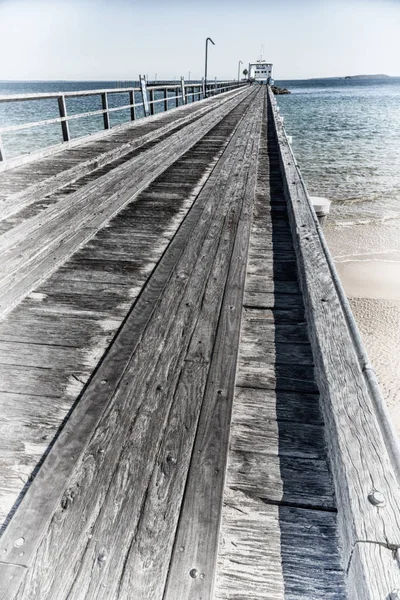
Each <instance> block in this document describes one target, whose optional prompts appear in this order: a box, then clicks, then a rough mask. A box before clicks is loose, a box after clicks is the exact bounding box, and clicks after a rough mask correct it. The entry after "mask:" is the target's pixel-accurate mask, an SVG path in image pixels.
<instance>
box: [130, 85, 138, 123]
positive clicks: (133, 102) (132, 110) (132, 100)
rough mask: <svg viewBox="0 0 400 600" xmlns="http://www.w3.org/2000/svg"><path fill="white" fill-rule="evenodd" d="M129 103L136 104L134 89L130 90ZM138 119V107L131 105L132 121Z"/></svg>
mask: <svg viewBox="0 0 400 600" xmlns="http://www.w3.org/2000/svg"><path fill="white" fill-rule="evenodd" d="M129 104H135V91H134V90H132V91H131V92H129ZM135 119H136V109H135V107H134V106H131V121H134V120H135Z"/></svg>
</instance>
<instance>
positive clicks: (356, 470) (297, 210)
mask: <svg viewBox="0 0 400 600" xmlns="http://www.w3.org/2000/svg"><path fill="white" fill-rule="evenodd" d="M270 102H271V105H272V117H273V119H274V124H275V128H276V132H277V137H278V142H279V151H280V158H281V163H282V170H283V174H284V182H285V189H286V194H287V198H288V202H289V208H290V217H291V226H292V230H293V234H294V240H295V247H296V253H297V256H298V263H299V273H300V280H301V285H302V290H303V294H304V298H305V304H306V312H307V316H308V323H309V331H310V337H311V342H312V345H313V353H314V359H315V365H316V377H317V381H318V386H319V388H320V392H321V406H322V408H323V413H324V418H325V422H326V428H327V442H328V447H329V456H330V461H331V466H332V471H333V475H334V482H335V489H336V496H337V503H338V523H339V531H340V536H341V542H342V545H343V564H344V565H345V567H346V568H347V566H348V564H349V560H350V557H351V553H352V551H353V548H354V546H355V545H356V544H358V543H360V546H361V545H363V543H364V542H371V543H375V544H381V545H382V546H384V547H398V546H399V545H400V519H399V513H398V506H399V505H400V489H399V484H398V481H397V479H396V475H395V473H394V469H393V465H392V464H391V461H390V458H389V456H388V453H387V449H386V446H385V443H384V440H383V438H382V432H381V430H380V427H379V424H378V421H377V418H376V415H375V413H374V407H373V404H372V401H371V398H370V396H369V392H368V390H367V387H366V383H365V380H364V376H363V373H362V371H361V367H360V364H359V361H358V358H357V355H356V352H355V350H354V345H353V342H352V339H351V337H350V334H349V331H348V328H347V325H346V322H345V319H344V316H343V312H342V308H341V305H340V302H339V299H338V295H337V292H336V289H335V286H334V283H333V280H332V275H331V272H330V270H329V267H328V264H327V260H326V257H325V254H324V251H323V249H322V246H321V242H320V239H319V237H318V232H317V229H316V225H315V222H314V219H313V216H312V213H311V208H310V206H309V204H308V202H307V198H306V195H305V192H304V189H303V187H302V184H301V181H300V178H299V175H298V172H297V170H296V167H295V166H294V165H293V159H292V155H291V153H290V149H289V146H288V143H287V140H286V138H285V136H284V133H283V128H282V124H281V121H280V119H279V117H278V116H277V113H276V111H275V104H274V100H273V98H272V97H271V96H270ZM375 490H376V491H379V492H380V493H382V494H383V495H384V497H385V501H386V504H385V506H380V507H377V506H374V505H373V504H372V503H371V502H370V500H369V496H370V495H371V493H373V492H374V491H375ZM365 568H368V567H367V565H365ZM370 577H371V579H370V580H369V586H370V589H371V590H374V589H379V587H380V585H381V584H380V581H382V578H384V575H383V574H382V573H381V572H376V571H374V572H370ZM373 579H375V581H374V583H372V580H373ZM399 581H400V574H399ZM398 587H399V588H400V584H399V585H398ZM349 588H350V589H351V590H352V591H353V592H354V595H353V597H354V598H360V599H361V598H363V599H364V598H366V597H367V596H366V593H365V586H364V587H363V588H360V589H359V591H358V588H357V578H356V573H355V571H349ZM370 593H372V591H371V592H370ZM369 597H371V598H372V597H373V596H369ZM375 597H376V596H375Z"/></svg>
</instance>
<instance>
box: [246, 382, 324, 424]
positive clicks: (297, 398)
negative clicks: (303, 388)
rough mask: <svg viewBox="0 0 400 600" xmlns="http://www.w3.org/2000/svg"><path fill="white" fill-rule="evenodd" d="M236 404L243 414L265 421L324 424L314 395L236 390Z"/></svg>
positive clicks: (250, 389)
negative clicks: (240, 407)
mask: <svg viewBox="0 0 400 600" xmlns="http://www.w3.org/2000/svg"><path fill="white" fill-rule="evenodd" d="M235 402H237V403H238V404H239V405H240V406H242V407H243V409H242V410H243V413H245V414H247V415H249V416H250V415H253V416H254V418H256V417H257V416H258V418H259V419H260V422H263V421H265V420H266V421H271V420H274V421H276V420H277V419H279V420H280V421H289V422H293V423H307V424H314V425H320V424H322V423H323V420H322V416H321V411H320V407H319V398H318V396H317V395H314V394H309V395H307V394H303V393H298V392H279V393H278V392H276V391H274V390H260V389H256V388H240V387H238V388H236V390H235Z"/></svg>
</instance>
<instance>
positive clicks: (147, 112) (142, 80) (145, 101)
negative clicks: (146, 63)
mask: <svg viewBox="0 0 400 600" xmlns="http://www.w3.org/2000/svg"><path fill="white" fill-rule="evenodd" d="M139 81H140V90H141V92H142V102H143V111H144V116H145V117H149V116H150V108H149V101H148V98H147V85H146V79H145V78H144V77H142V76H141V75H139Z"/></svg>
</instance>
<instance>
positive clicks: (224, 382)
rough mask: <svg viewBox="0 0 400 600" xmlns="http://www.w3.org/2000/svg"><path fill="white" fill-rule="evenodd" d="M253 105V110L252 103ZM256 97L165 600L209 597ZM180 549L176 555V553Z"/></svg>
mask: <svg viewBox="0 0 400 600" xmlns="http://www.w3.org/2000/svg"><path fill="white" fill-rule="evenodd" d="M257 100H258V103H257V104H256V101H257ZM261 100H262V96H261V98H260V96H258V97H257V99H256V101H255V104H256V106H255V107H253V111H252V112H253V119H255V120H256V122H257V125H258V127H257V128H256V130H255V132H254V133H253V148H252V150H251V151H249V152H247V156H246V157H245V159H244V162H245V161H246V162H247V161H248V163H247V164H248V169H249V173H248V177H247V181H246V189H245V194H244V202H243V209H242V213H241V216H240V221H239V225H238V229H237V235H236V240H235V246H234V250H233V254H232V261H231V267H230V271H229V274H228V280H227V284H226V290H225V295H224V300H223V304H222V308H221V316H220V320H219V323H218V330H217V336H216V341H215V350H214V355H213V357H215V358H213V360H212V362H211V366H210V373H209V378H208V381H207V387H206V391H205V398H204V402H203V408H202V412H201V414H200V419H199V428H198V432H197V436H196V443H195V446H194V453H193V458H192V462H191V466H190V470H189V474H188V480H187V484H186V491H185V497H184V501H183V506H182V511H181V515H180V519H179V525H178V528H177V534H176V539H175V546H174V552H173V555H172V560H171V565H170V570H169V576H168V581H167V585H166V589H165V593H164V598H165V600H173V599H175V598H177V597H179V598H181V599H182V600H184V599H185V598H191V599H195V598H203V597H212V594H213V588H214V578H215V571H216V556H217V551H218V532H219V525H220V516H221V501H222V494H223V486H224V474H225V468H226V455H227V445H228V439H229V423H230V416H231V410H232V399H233V392H234V379H235V371H236V359H237V350H238V343H239V330H240V320H241V305H242V299H243V293H244V280H245V274H246V260H247V252H248V245H249V235H250V228H251V215H252V207H253V200H254V188H255V181H256V166H257V154H258V147H259V137H260V129H261V128H260V126H259V122H260V117H261V114H262V102H261ZM182 547H183V548H184V551H183V552H182V551H181V550H180V549H181V548H182Z"/></svg>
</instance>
